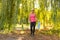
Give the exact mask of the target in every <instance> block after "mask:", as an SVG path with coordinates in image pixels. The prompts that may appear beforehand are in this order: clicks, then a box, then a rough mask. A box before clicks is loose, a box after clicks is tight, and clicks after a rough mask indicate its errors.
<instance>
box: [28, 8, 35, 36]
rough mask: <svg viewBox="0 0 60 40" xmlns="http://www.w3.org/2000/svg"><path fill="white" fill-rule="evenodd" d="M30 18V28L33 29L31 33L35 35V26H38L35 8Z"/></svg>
mask: <svg viewBox="0 0 60 40" xmlns="http://www.w3.org/2000/svg"><path fill="white" fill-rule="evenodd" d="M29 20H30V30H31V35H34V32H35V26H36V15H35V12H34V9H33V10H32V12H31V13H30V15H29Z"/></svg>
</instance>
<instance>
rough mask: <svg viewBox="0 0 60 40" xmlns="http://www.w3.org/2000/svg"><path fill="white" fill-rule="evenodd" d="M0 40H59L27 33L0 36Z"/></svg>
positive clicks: (56, 37) (49, 36)
mask: <svg viewBox="0 0 60 40" xmlns="http://www.w3.org/2000/svg"><path fill="white" fill-rule="evenodd" d="M0 40H60V39H59V37H58V36H56V35H44V34H35V35H34V36H31V35H30V33H29V32H26V34H17V33H11V34H0Z"/></svg>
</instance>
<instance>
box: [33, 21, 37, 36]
mask: <svg viewBox="0 0 60 40" xmlns="http://www.w3.org/2000/svg"><path fill="white" fill-rule="evenodd" d="M33 24H34V25H33V35H34V32H35V26H36V22H34V23H33Z"/></svg>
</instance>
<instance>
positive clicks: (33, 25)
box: [30, 22, 36, 34]
mask: <svg viewBox="0 0 60 40" xmlns="http://www.w3.org/2000/svg"><path fill="white" fill-rule="evenodd" d="M35 26H36V22H31V23H30V30H31V34H32V33H33V34H34V32H35Z"/></svg>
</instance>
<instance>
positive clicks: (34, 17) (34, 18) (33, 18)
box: [30, 13, 36, 22]
mask: <svg viewBox="0 0 60 40" xmlns="http://www.w3.org/2000/svg"><path fill="white" fill-rule="evenodd" d="M30 22H36V15H35V14H32V13H31V14H30Z"/></svg>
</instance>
